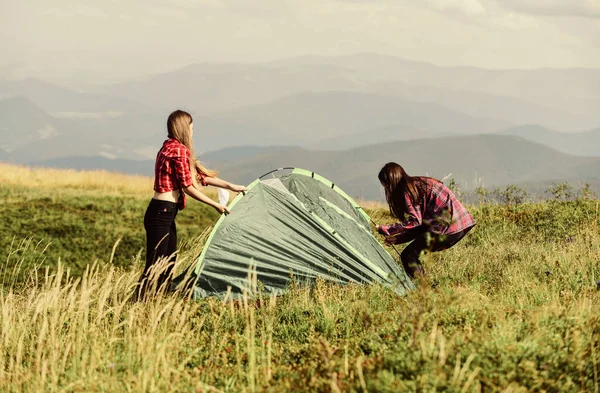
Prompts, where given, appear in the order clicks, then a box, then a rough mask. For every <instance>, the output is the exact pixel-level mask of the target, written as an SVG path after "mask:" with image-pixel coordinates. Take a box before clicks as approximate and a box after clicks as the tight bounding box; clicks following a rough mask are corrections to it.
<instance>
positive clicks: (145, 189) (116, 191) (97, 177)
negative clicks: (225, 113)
mask: <svg viewBox="0 0 600 393" xmlns="http://www.w3.org/2000/svg"><path fill="white" fill-rule="evenodd" d="M0 182H2V184H4V185H14V186H19V187H30V188H42V189H45V190H47V191H52V192H53V193H59V194H60V193H61V192H63V191H65V190H68V191H72V190H76V191H78V192H80V193H82V194H94V195H98V194H102V195H113V196H121V195H122V196H134V197H135V196H137V197H141V198H150V197H152V193H153V191H152V188H153V184H154V179H153V178H151V177H147V176H140V175H127V174H122V173H116V172H109V171H102V170H74V169H52V168H37V167H30V166H23V165H14V164H7V163H3V162H0ZM202 191H203V192H205V193H206V194H207V195H208V196H210V197H211V198H216V195H217V193H216V192H215V191H214V190H213V189H212V188H209V187H203V189H202Z"/></svg>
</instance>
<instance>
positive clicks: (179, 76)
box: [103, 63, 362, 114]
mask: <svg viewBox="0 0 600 393" xmlns="http://www.w3.org/2000/svg"><path fill="white" fill-rule="evenodd" d="M360 86H362V83H361V82H360V81H355V80H354V76H353V73H352V72H347V70H346V69H345V68H344V67H339V66H320V65H307V66H304V65H300V66H286V67H272V66H265V65H259V64H235V63H203V64H192V65H190V66H187V67H184V68H182V69H179V70H175V71H173V72H170V73H165V74H159V75H156V76H154V77H152V78H149V79H146V80H142V81H136V82H128V83H121V84H116V85H112V86H108V87H106V88H105V89H103V91H104V92H106V93H108V94H111V95H116V96H119V97H125V98H128V99H131V100H134V101H136V102H141V103H143V104H145V105H147V106H150V107H153V108H155V109H158V110H162V111H169V110H174V109H176V108H190V109H192V108H193V110H194V111H195V112H196V113H199V114H202V113H208V112H214V111H222V110H229V109H232V108H236V107H246V106H249V105H257V104H262V103H266V102H269V101H272V100H275V99H278V98H281V97H284V96H287V95H289V94H294V93H297V92H302V91H324V90H345V89H354V88H357V87H360Z"/></svg>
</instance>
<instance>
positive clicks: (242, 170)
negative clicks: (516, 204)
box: [207, 135, 600, 198]
mask: <svg viewBox="0 0 600 393" xmlns="http://www.w3.org/2000/svg"><path fill="white" fill-rule="evenodd" d="M218 157H219V154H218V152H215V153H214V154H212V155H211V156H210V157H209V158H211V159H210V160H207V162H208V164H209V165H212V166H214V167H217V168H219V169H220V170H221V175H222V176H223V177H224V178H228V179H229V178H230V179H232V180H233V181H237V182H241V183H248V182H250V181H252V180H253V179H254V178H255V177H257V176H259V175H260V174H263V173H265V172H267V171H269V170H271V169H276V168H278V167H283V166H297V167H304V168H307V169H311V170H314V171H315V172H317V173H320V174H322V175H323V176H325V177H329V178H330V179H334V181H335V182H336V183H339V184H340V186H341V187H343V188H344V189H345V190H346V191H347V192H349V193H351V195H354V196H362V197H365V198H379V197H380V186H379V183H378V180H377V173H378V171H379V169H381V167H382V166H383V165H384V164H385V163H386V162H388V161H396V162H398V163H400V164H401V165H403V166H404V167H405V168H406V170H407V171H408V172H409V173H410V174H414V175H419V174H420V175H424V174H428V175H430V176H437V177H440V178H441V177H444V176H446V175H448V174H452V177H453V178H455V179H456V180H457V181H459V182H460V183H461V185H462V186H463V187H465V188H471V189H473V188H475V187H477V186H479V185H485V186H487V187H492V186H498V185H504V184H518V183H527V182H542V181H559V180H562V179H567V180H581V181H585V180H587V179H594V178H598V175H597V174H596V172H594V169H595V168H598V167H599V166H600V159H598V158H583V157H574V156H569V155H566V154H563V153H560V152H557V151H556V150H553V149H550V148H548V147H545V146H543V145H539V144H536V143H532V142H530V141H527V140H524V139H522V138H518V137H513V136H498V135H478V136H466V137H453V138H436V139H423V140H413V141H405V142H394V143H385V144H379V145H370V146H365V147H361V148H356V149H350V150H345V151H308V150H304V149H294V150H290V151H276V152H273V153H272V154H265V153H264V152H263V153H261V154H260V155H257V156H254V157H248V158H244V159H240V160H231V159H230V160H219V159H218Z"/></svg>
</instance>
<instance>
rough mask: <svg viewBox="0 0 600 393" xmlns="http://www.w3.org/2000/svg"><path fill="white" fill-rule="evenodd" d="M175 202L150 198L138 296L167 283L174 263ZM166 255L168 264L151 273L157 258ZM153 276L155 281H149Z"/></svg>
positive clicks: (145, 220)
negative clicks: (142, 270) (144, 264)
mask: <svg viewBox="0 0 600 393" xmlns="http://www.w3.org/2000/svg"><path fill="white" fill-rule="evenodd" d="M175 217H177V204H176V203H173V202H167V201H159V200H156V199H152V200H150V204H149V205H148V208H147V209H146V214H145V215H144V228H145V229H146V266H145V267H144V272H143V273H142V276H141V277H140V283H139V284H140V285H139V288H138V291H139V293H138V296H144V295H145V293H146V292H147V290H148V289H149V288H152V287H154V288H156V289H158V288H161V287H162V286H163V285H165V284H167V285H168V284H169V283H170V280H171V273H172V270H173V266H174V264H175V258H176V255H175V252H176V251H177V227H176V226H175ZM166 257H168V258H169V259H168V266H167V267H166V268H164V267H161V269H163V270H162V271H161V272H160V274H159V273H154V274H152V273H151V269H152V267H153V266H154V265H155V264H156V262H157V261H158V260H159V259H164V258H166ZM152 277H154V278H155V279H156V281H153V282H150V279H151V278H152Z"/></svg>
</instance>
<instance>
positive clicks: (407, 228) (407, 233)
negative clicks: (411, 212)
mask: <svg viewBox="0 0 600 393" xmlns="http://www.w3.org/2000/svg"><path fill="white" fill-rule="evenodd" d="M420 226H421V223H419V221H418V220H416V219H415V218H414V217H409V218H408V219H407V220H405V221H403V222H399V223H397V224H392V225H378V226H377V232H379V233H380V234H382V235H384V236H385V242H386V243H387V244H402V243H406V242H409V241H411V240H413V239H414V235H413V232H415V231H416V230H417V229H419V228H420Z"/></svg>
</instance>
